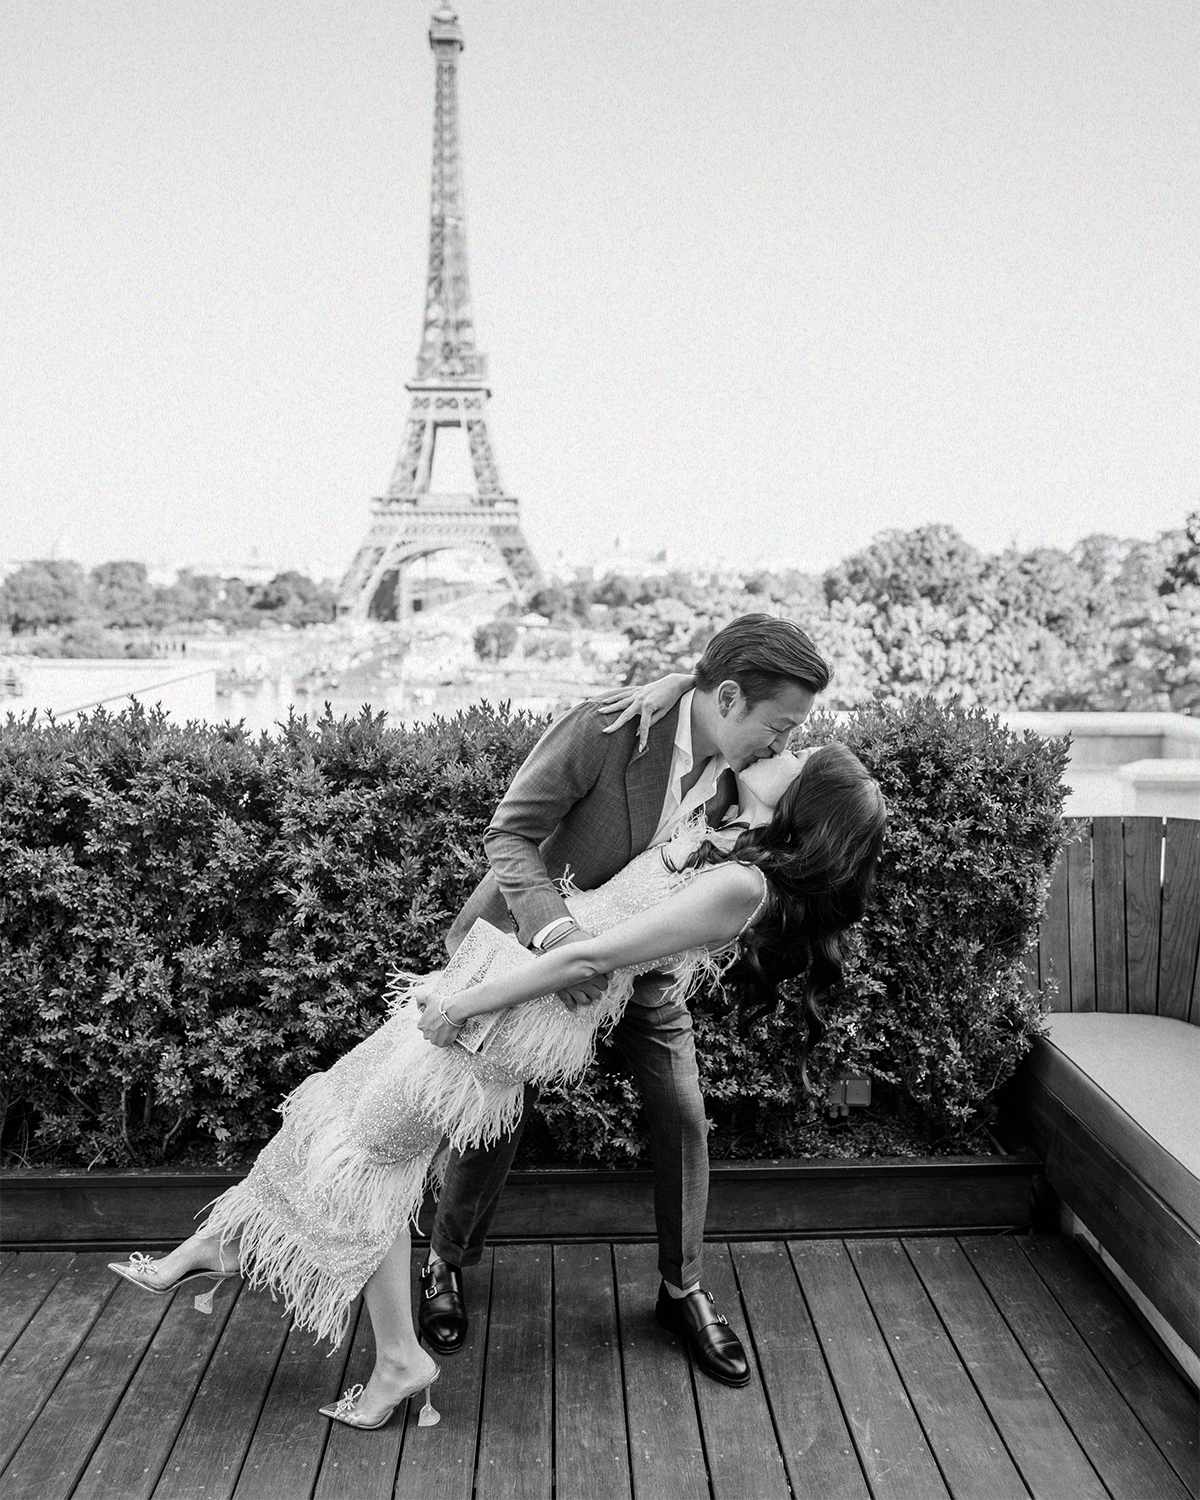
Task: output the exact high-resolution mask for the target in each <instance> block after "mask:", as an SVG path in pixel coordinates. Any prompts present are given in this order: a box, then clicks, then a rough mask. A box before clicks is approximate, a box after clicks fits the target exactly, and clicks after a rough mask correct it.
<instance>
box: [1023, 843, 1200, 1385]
mask: <svg viewBox="0 0 1200 1500" xmlns="http://www.w3.org/2000/svg"><path fill="white" fill-rule="evenodd" d="M1198 952H1200V820H1192V819H1183V818H1171V819H1166V820H1163V819H1161V818H1124V819H1122V818H1096V819H1094V820H1092V821H1091V823H1090V825H1088V826H1086V827H1085V832H1084V837H1083V838H1082V839H1081V840H1079V841H1078V842H1076V843H1072V844H1070V845H1068V847H1067V848H1066V850H1065V851H1064V853H1063V856H1062V858H1061V859H1060V861H1059V864H1058V867H1057V869H1056V870H1055V873H1054V878H1053V883H1052V886H1051V890H1050V896H1049V901H1048V904H1047V908H1046V913H1045V916H1044V918H1043V921H1042V924H1041V928H1040V931H1039V941H1038V948H1037V952H1036V955H1033V956H1032V961H1031V963H1030V965H1029V969H1028V981H1029V983H1030V985H1031V987H1035V988H1036V987H1045V986H1046V984H1047V981H1049V980H1054V981H1055V982H1056V990H1055V991H1054V992H1053V994H1052V997H1051V1000H1050V1004H1051V1007H1052V1013H1051V1015H1050V1018H1049V1025H1050V1033H1049V1036H1048V1037H1047V1038H1046V1039H1045V1040H1043V1041H1039V1042H1038V1043H1036V1044H1035V1046H1034V1049H1033V1051H1032V1053H1031V1054H1030V1056H1029V1058H1028V1059H1027V1060H1026V1062H1025V1064H1024V1065H1023V1066H1022V1068H1021V1069H1020V1070H1019V1072H1018V1075H1017V1078H1016V1080H1015V1086H1014V1089H1013V1093H1012V1096H1011V1104H1012V1107H1013V1110H1014V1115H1013V1118H1014V1119H1015V1120H1016V1121H1017V1123H1018V1127H1019V1128H1020V1127H1023V1128H1024V1130H1025V1132H1026V1134H1027V1138H1028V1139H1030V1140H1031V1143H1032V1144H1033V1146H1034V1148H1035V1149H1036V1150H1037V1151H1038V1152H1039V1154H1040V1155H1041V1156H1042V1158H1043V1160H1044V1162H1045V1174H1046V1180H1047V1182H1048V1184H1049V1186H1050V1188H1052V1189H1053V1192H1054V1193H1055V1194H1056V1195H1057V1198H1058V1200H1060V1201H1061V1205H1062V1206H1063V1207H1065V1208H1066V1209H1067V1210H1069V1214H1068V1215H1067V1216H1066V1218H1067V1222H1066V1223H1065V1224H1064V1226H1063V1227H1065V1228H1067V1229H1068V1230H1073V1231H1075V1232H1079V1233H1081V1234H1082V1237H1083V1238H1085V1239H1087V1240H1089V1241H1091V1242H1092V1243H1093V1244H1096V1245H1098V1247H1099V1250H1100V1252H1101V1256H1102V1259H1104V1260H1105V1261H1106V1263H1107V1264H1109V1266H1110V1267H1111V1268H1112V1269H1113V1270H1114V1271H1115V1272H1116V1273H1117V1275H1118V1279H1119V1280H1121V1281H1122V1282H1123V1283H1124V1285H1125V1287H1126V1289H1127V1291H1129V1292H1130V1295H1131V1296H1132V1297H1133V1298H1134V1300H1135V1301H1136V1302H1138V1304H1139V1306H1141V1307H1142V1309H1143V1311H1144V1312H1145V1313H1146V1314H1147V1316H1148V1317H1149V1318H1150V1321H1151V1322H1152V1323H1153V1324H1154V1325H1155V1327H1156V1328H1157V1329H1158V1331H1159V1333H1160V1334H1161V1335H1162V1336H1163V1338H1164V1340H1165V1341H1166V1342H1167V1344H1168V1346H1169V1347H1170V1348H1171V1349H1172V1350H1173V1352H1174V1353H1175V1354H1176V1355H1177V1357H1179V1358H1180V1359H1181V1361H1182V1363H1184V1365H1185V1367H1186V1368H1188V1370H1189V1372H1190V1373H1191V1374H1192V1375H1193V1378H1196V1373H1197V1371H1198V1370H1200V963H1198Z"/></svg>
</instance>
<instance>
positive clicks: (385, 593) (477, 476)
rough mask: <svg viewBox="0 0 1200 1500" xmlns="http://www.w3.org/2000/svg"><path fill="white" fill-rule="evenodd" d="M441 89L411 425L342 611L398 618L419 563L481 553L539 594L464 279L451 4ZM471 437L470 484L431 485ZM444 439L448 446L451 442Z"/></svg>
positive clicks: (410, 386)
mask: <svg viewBox="0 0 1200 1500" xmlns="http://www.w3.org/2000/svg"><path fill="white" fill-rule="evenodd" d="M429 45H430V47H432V49H433V56H434V65H435V73H436V85H435V92H434V106H433V190H432V194H431V202H430V224H429V273H428V276H427V278H426V282H425V325H424V328H423V330H422V333H421V350H420V353H419V354H418V355H417V372H416V375H415V376H414V378H413V379H412V380H410V381H409V382H408V383H407V385H406V386H405V389H406V390H407V391H408V392H409V393H410V397H411V399H410V402H409V410H408V427H407V429H406V431H405V434H404V443H403V446H402V448H401V450H400V456H399V458H398V459H397V460H396V468H395V471H394V472H393V474H392V479H391V483H390V484H389V485H388V488H387V493H386V494H385V495H381V496H379V497H377V498H376V499H374V500H372V502H371V523H370V526H369V528H368V530H367V535H366V539H365V540H364V541H363V543H362V545H361V546H360V547H359V549H358V552H357V553H356V554H355V557H354V561H353V562H352V563H351V564H350V568H349V571H348V572H347V574H346V576H345V578H344V579H343V581H342V586H341V594H340V599H339V606H338V608H339V613H340V614H342V615H344V616H349V617H351V618H354V617H357V618H359V619H366V618H373V619H397V618H400V617H401V616H403V615H404V614H406V613H407V612H408V588H407V575H408V571H409V569H410V567H411V565H412V564H413V563H414V562H415V561H416V560H417V559H418V558H422V557H428V556H430V555H431V554H432V553H435V552H444V551H447V550H448V549H450V548H459V547H467V548H472V549H480V550H483V551H485V552H487V553H489V554H490V555H492V556H493V557H494V558H495V559H496V560H497V562H498V563H499V564H500V565H501V566H502V568H503V571H504V573H505V575H506V576H507V579H508V582H509V584H510V586H511V587H512V589H513V592H514V593H516V594H518V595H519V594H521V593H523V592H524V591H525V590H527V589H530V588H535V587H536V586H537V585H538V584H539V583H540V582H541V572H540V570H539V568H538V565H537V563H536V562H535V560H534V557H533V553H532V552H531V551H530V549H529V544H528V542H527V541H526V540H525V535H524V533H523V532H522V530H521V512H520V506H519V504H518V503H517V500H516V498H515V497H514V496H512V495H510V494H508V493H506V491H505V489H504V485H503V484H502V483H501V480H500V471H499V469H498V468H497V467H496V459H495V455H494V454H493V452H492V442H491V438H490V437H489V435H488V425H487V408H488V401H489V400H490V399H491V394H492V393H491V391H490V390H489V389H488V387H487V385H486V383H485V382H486V380H487V359H486V357H485V356H484V355H482V354H481V353H480V352H479V351H478V349H477V348H476V347H475V322H474V318H473V316H472V313H471V291H470V282H469V281H468V278H467V237H466V224H465V220H464V214H463V188H462V172H461V169H460V148H459V134H458V54H459V53H460V52H461V51H462V50H463V35H462V27H461V26H460V25H459V21H458V16H457V14H456V13H455V11H454V9H453V8H452V7H451V6H450V5H448V4H444V3H443V4H440V5H438V6H437V8H436V9H435V10H434V12H433V15H432V17H431V18H430V22H429ZM452 429H459V431H458V432H457V433H454V432H452V433H451V437H453V438H457V440H458V442H459V443H461V442H462V438H463V431H462V430H463V429H465V438H466V444H465V447H466V451H467V452H468V453H469V458H470V469H471V474H472V476H473V479H474V484H473V487H472V488H471V489H469V490H465V491H464V492H461V493H457V492H454V491H443V492H437V491H435V490H433V489H432V488H431V483H432V481H433V479H434V476H435V472H436V471H435V468H434V460H435V457H436V454H437V451H438V444H439V441H441V440H442V438H443V435H445V434H446V433H447V432H448V431H449V430H452ZM447 441H449V439H448V440H447Z"/></svg>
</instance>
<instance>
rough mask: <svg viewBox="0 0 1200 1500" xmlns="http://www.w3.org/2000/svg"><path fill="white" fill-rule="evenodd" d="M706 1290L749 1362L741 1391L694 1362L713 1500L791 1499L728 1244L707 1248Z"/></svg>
mask: <svg viewBox="0 0 1200 1500" xmlns="http://www.w3.org/2000/svg"><path fill="white" fill-rule="evenodd" d="M704 1285H705V1287H706V1288H707V1289H708V1290H709V1291H710V1292H711V1293H712V1294H713V1298H714V1300H715V1303H716V1308H717V1311H718V1312H720V1313H722V1314H723V1315H724V1316H725V1317H727V1318H728V1319H729V1326H730V1327H731V1328H732V1329H733V1331H734V1332H735V1333H736V1334H737V1336H738V1337H739V1338H740V1339H741V1341H742V1344H743V1345H744V1346H745V1349H746V1354H747V1356H748V1358H749V1361H750V1384H749V1385H747V1386H743V1387H741V1389H737V1388H732V1387H729V1386H724V1385H721V1384H720V1383H719V1382H718V1381H715V1380H713V1379H711V1378H710V1377H709V1376H707V1375H705V1374H704V1373H703V1372H702V1371H701V1370H697V1369H696V1368H695V1364H694V1362H693V1373H694V1376H695V1383H696V1406H697V1408H698V1410H699V1412H700V1430H701V1432H702V1433H703V1436H704V1453H705V1457H706V1458H707V1460H708V1473H709V1480H710V1482H711V1484H712V1492H713V1497H714V1500H787V1497H788V1494H789V1487H788V1479H787V1470H786V1468H785V1466H784V1462H783V1456H782V1454H781V1453H780V1451H779V1441H778V1438H777V1437H776V1435H775V1426H774V1422H773V1421H772V1418H771V1408H770V1406H769V1405H768V1402H767V1397H766V1393H765V1392H764V1390H763V1384H762V1375H761V1372H760V1371H759V1368H758V1361H757V1360H756V1359H755V1355H754V1345H753V1343H752V1342H751V1340H750V1332H749V1329H748V1328H747V1326H746V1317H745V1313H744V1310H743V1308H742V1299H741V1294H740V1292H739V1290H738V1284H737V1278H736V1277H735V1276H734V1273H733V1264H732V1262H731V1260H730V1258H729V1247H728V1246H727V1245H706V1246H705V1250H704Z"/></svg>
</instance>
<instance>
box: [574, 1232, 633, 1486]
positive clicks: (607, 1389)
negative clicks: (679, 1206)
mask: <svg viewBox="0 0 1200 1500" xmlns="http://www.w3.org/2000/svg"><path fill="white" fill-rule="evenodd" d="M554 1492H555V1495H556V1497H557V1500H625V1497H628V1496H630V1495H632V1493H633V1481H632V1478H631V1477H630V1472H629V1434H628V1431H627V1429H626V1421H625V1391H624V1386H623V1383H622V1379H621V1339H620V1331H619V1328H618V1324H617V1294H616V1287H615V1284H614V1280H613V1259H612V1250H611V1248H610V1247H609V1246H608V1245H556V1246H555V1248H554Z"/></svg>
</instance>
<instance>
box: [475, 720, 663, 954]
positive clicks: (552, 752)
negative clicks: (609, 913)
mask: <svg viewBox="0 0 1200 1500" xmlns="http://www.w3.org/2000/svg"><path fill="white" fill-rule="evenodd" d="M678 719H679V707H678V705H676V707H675V708H674V709H673V710H672V711H671V712H670V713H669V714H667V715H666V717H665V718H663V719H661V720H660V721H659V722H658V723H657V724H655V725H654V727H653V728H652V729H651V731H650V737H649V741H648V743H647V745H646V748H645V750H643V751H640V752H639V751H638V749H637V724H636V723H629V724H624V725H622V727H621V728H620V729H619V730H618V731H617V732H616V734H607V735H606V734H604V733H602V731H603V729H604V728H605V725H606V724H608V723H610V722H611V720H608V719H606V718H605V717H604V716H603V715H602V714H601V713H599V711H598V710H597V709H596V708H595V707H594V706H593V705H592V704H590V703H580V704H577V705H576V706H575V707H574V708H572V709H571V710H570V711H569V712H567V713H566V714H564V715H563V717H562V718H561V719H559V720H557V721H556V722H555V723H554V724H551V726H550V728H549V729H547V730H546V732H545V734H544V735H543V736H542V737H541V739H540V740H539V741H538V742H537V744H536V745H535V746H534V747H533V749H532V750H531V751H530V752H529V755H528V757H527V758H526V760H525V762H524V764H523V765H522V766H521V769H520V770H519V771H518V772H517V774H516V776H515V777H514V778H513V782H512V785H511V786H510V787H509V789H508V791H507V793H506V794H505V796H504V798H503V800H502V801H501V803H500V805H499V807H497V809H496V812H495V815H494V816H493V818H492V821H491V823H490V824H489V826H488V830H487V832H486V833H485V834H484V836H483V844H484V848H485V849H486V851H487V857H488V861H489V863H490V865H491V869H490V871H489V872H488V873H487V874H486V875H485V876H484V878H483V879H482V880H481V881H480V882H479V884H478V885H477V886H476V888H475V890H474V891H473V892H472V894H471V896H470V897H469V899H468V900H467V903H466V905H465V906H464V907H463V909H462V911H461V912H460V913H459V914H458V916H457V918H456V919H455V921H454V923H453V925H452V926H451V928H450V931H449V932H448V933H447V934H446V947H447V948H448V949H449V951H450V952H451V953H453V952H454V950H455V948H457V947H458V945H459V943H461V942H462V940H463V938H464V937H466V935H467V932H468V931H469V930H470V927H471V924H472V923H473V922H474V921H475V919H476V917H482V918H483V919H484V921H486V922H490V923H491V924H492V925H493V926H494V927H502V928H507V927H508V926H509V925H510V920H511V922H512V923H514V924H515V926H516V931H517V936H518V938H519V939H520V940H521V942H522V943H524V944H526V945H528V944H529V943H530V941H531V940H532V938H533V937H534V934H535V933H538V932H540V931H541V929H542V928H543V927H545V925H546V924H547V923H548V922H553V921H554V919H555V918H556V917H564V916H567V915H568V912H567V908H566V905H565V903H564V901H563V898H562V896H561V894H560V893H559V891H558V888H557V886H556V885H555V884H554V882H555V881H556V880H557V879H558V878H559V877H560V876H561V875H563V874H564V873H565V872H566V871H567V870H568V869H569V870H570V873H571V876H572V878H573V879H574V881H575V883H576V884H577V885H578V886H579V887H580V888H581V889H582V890H591V889H593V888H594V887H595V886H598V885H600V884H601V883H602V882H603V881H605V880H608V879H609V878H610V876H613V875H615V874H616V873H617V871H618V870H619V869H621V868H622V867H623V866H624V865H627V864H628V863H629V861H630V860H631V859H632V858H633V857H634V855H636V854H640V853H641V852H642V850H643V849H645V848H647V847H648V845H649V843H650V840H651V839H652V838H653V836H654V831H655V829H656V828H657V826H658V820H659V817H660V816H661V814H662V808H663V801H664V799H665V797H666V793H667V778H668V777H669V776H670V774H671V757H672V754H673V751H674V747H675V727H676V724H677V722H678Z"/></svg>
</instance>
